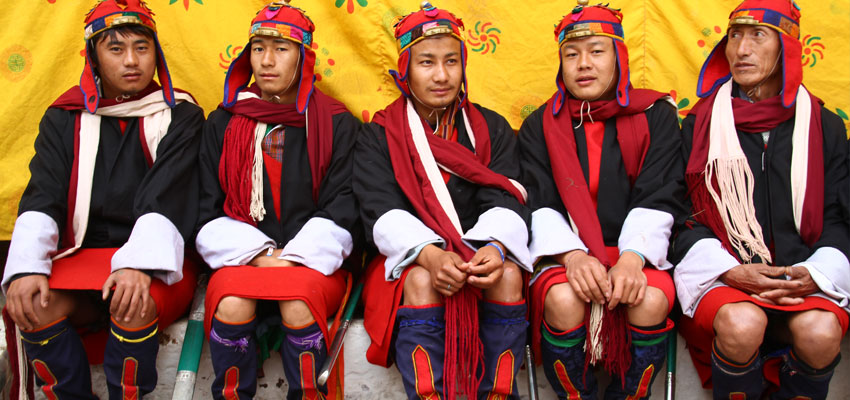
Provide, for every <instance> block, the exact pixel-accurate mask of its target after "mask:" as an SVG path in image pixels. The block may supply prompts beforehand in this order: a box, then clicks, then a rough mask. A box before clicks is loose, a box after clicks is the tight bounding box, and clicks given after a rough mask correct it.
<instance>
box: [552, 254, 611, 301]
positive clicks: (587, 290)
mask: <svg viewBox="0 0 850 400" xmlns="http://www.w3.org/2000/svg"><path fill="white" fill-rule="evenodd" d="M557 261H558V262H560V263H561V264H563V265H564V266H565V267H566V269H567V280H568V281H569V282H570V286H572V288H573V291H574V292H575V293H576V295H577V296H578V297H579V298H580V299H582V300H583V301H584V302H585V303H590V302H591V301H594V302H596V303H599V304H603V303H605V302H606V301H608V299H609V298H610V297H611V284H610V282H608V272H607V271H606V270H605V266H604V265H602V264H601V263H600V262H599V260H598V259H596V257H593V256H590V255H588V254H587V253H585V252H584V251H583V250H573V251H569V252H566V253H564V254H563V256H561V257H557Z"/></svg>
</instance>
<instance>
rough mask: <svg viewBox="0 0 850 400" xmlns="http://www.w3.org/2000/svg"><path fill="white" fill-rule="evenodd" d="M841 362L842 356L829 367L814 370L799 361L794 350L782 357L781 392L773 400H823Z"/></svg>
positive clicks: (780, 370)
mask: <svg viewBox="0 0 850 400" xmlns="http://www.w3.org/2000/svg"><path fill="white" fill-rule="evenodd" d="M839 360H841V354H840V353H839V354H838V356H836V357H835V360H833V361H832V362H831V363H830V364H829V365H828V366H826V367H825V368H822V369H814V368H812V367H810V366H809V365H808V364H806V363H805V362H803V360H801V359H799V358H798V357H797V356H796V355H795V354H794V350H790V351H788V352H786V353H785V354H783V355H782V361H783V363H782V367H781V368H780V369H779V391H778V392H776V393H774V394H772V395H771V396H770V398H771V399H793V400H798V399H799V400H822V399H826V394H827V393H828V392H829V381H830V380H831V379H832V374H833V372H835V367H836V366H838V361H839Z"/></svg>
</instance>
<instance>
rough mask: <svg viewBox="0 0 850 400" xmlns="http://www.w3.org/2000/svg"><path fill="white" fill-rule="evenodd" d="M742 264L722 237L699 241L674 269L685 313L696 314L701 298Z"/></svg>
mask: <svg viewBox="0 0 850 400" xmlns="http://www.w3.org/2000/svg"><path fill="white" fill-rule="evenodd" d="M739 264H740V263H739V262H738V260H737V259H736V258H735V257H733V256H732V255H731V254H729V252H728V251H726V250H725V249H724V248H723V246H722V245H721V244H720V241H719V240H717V239H714V238H706V239H701V240H699V241H698V242H696V243H695V244H694V245H693V246H692V247H691V248H690V249H689V250H688V253H687V254H685V258H683V259H682V262H680V263H679V264H678V265H676V268H675V269H674V270H673V281H674V282H675V284H676V294H677V295H678V297H679V303H680V304H681V305H682V311H683V312H684V314H685V315H687V316H689V317H693V315H694V312H695V311H696V308H697V305H698V304H699V301H700V299H702V296H703V295H705V294H706V293H708V291H709V289H712V288H713V287H714V286H715V285H714V284H715V282H716V281H717V278H719V277H720V275H723V273H725V272H726V271H728V270H730V269H732V268H735V267H737V266H738V265H739Z"/></svg>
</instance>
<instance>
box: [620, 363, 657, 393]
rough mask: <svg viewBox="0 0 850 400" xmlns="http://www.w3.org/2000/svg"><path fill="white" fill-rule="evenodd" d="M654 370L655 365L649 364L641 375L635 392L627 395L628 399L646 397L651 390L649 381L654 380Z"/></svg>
mask: <svg viewBox="0 0 850 400" xmlns="http://www.w3.org/2000/svg"><path fill="white" fill-rule="evenodd" d="M654 372H655V365H652V364H649V366H648V367H646V369H645V370H643V375H641V377H640V382H638V387H637V389H635V394H632V395H629V396H627V397H626V400H637V399H642V398H644V397H646V395H647V393H648V392H649V383H650V382H651V381H652V374H653V373H654Z"/></svg>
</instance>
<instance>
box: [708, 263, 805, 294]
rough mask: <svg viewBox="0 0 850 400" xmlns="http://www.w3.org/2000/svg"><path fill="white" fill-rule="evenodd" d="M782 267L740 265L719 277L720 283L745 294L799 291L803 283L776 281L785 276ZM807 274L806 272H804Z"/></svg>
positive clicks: (797, 281)
mask: <svg viewBox="0 0 850 400" xmlns="http://www.w3.org/2000/svg"><path fill="white" fill-rule="evenodd" d="M785 271H786V270H785V268H784V267H771V266H769V265H766V264H741V265H738V266H737V267H735V268H732V269H730V270H728V271H726V272H724V273H723V275H720V281H721V282H723V283H725V284H727V285H729V286H731V287H733V288H735V289H738V290H741V291H743V292H744V293H747V294H755V295H758V294H759V293H765V292H768V291H771V290H773V289H799V288H800V287H801V286H802V285H803V282H801V281H799V280H796V281H788V280H785V279H777V278H776V277H781V276H782V275H784V274H785ZM806 273H807V274H808V271H807V272H806Z"/></svg>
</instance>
